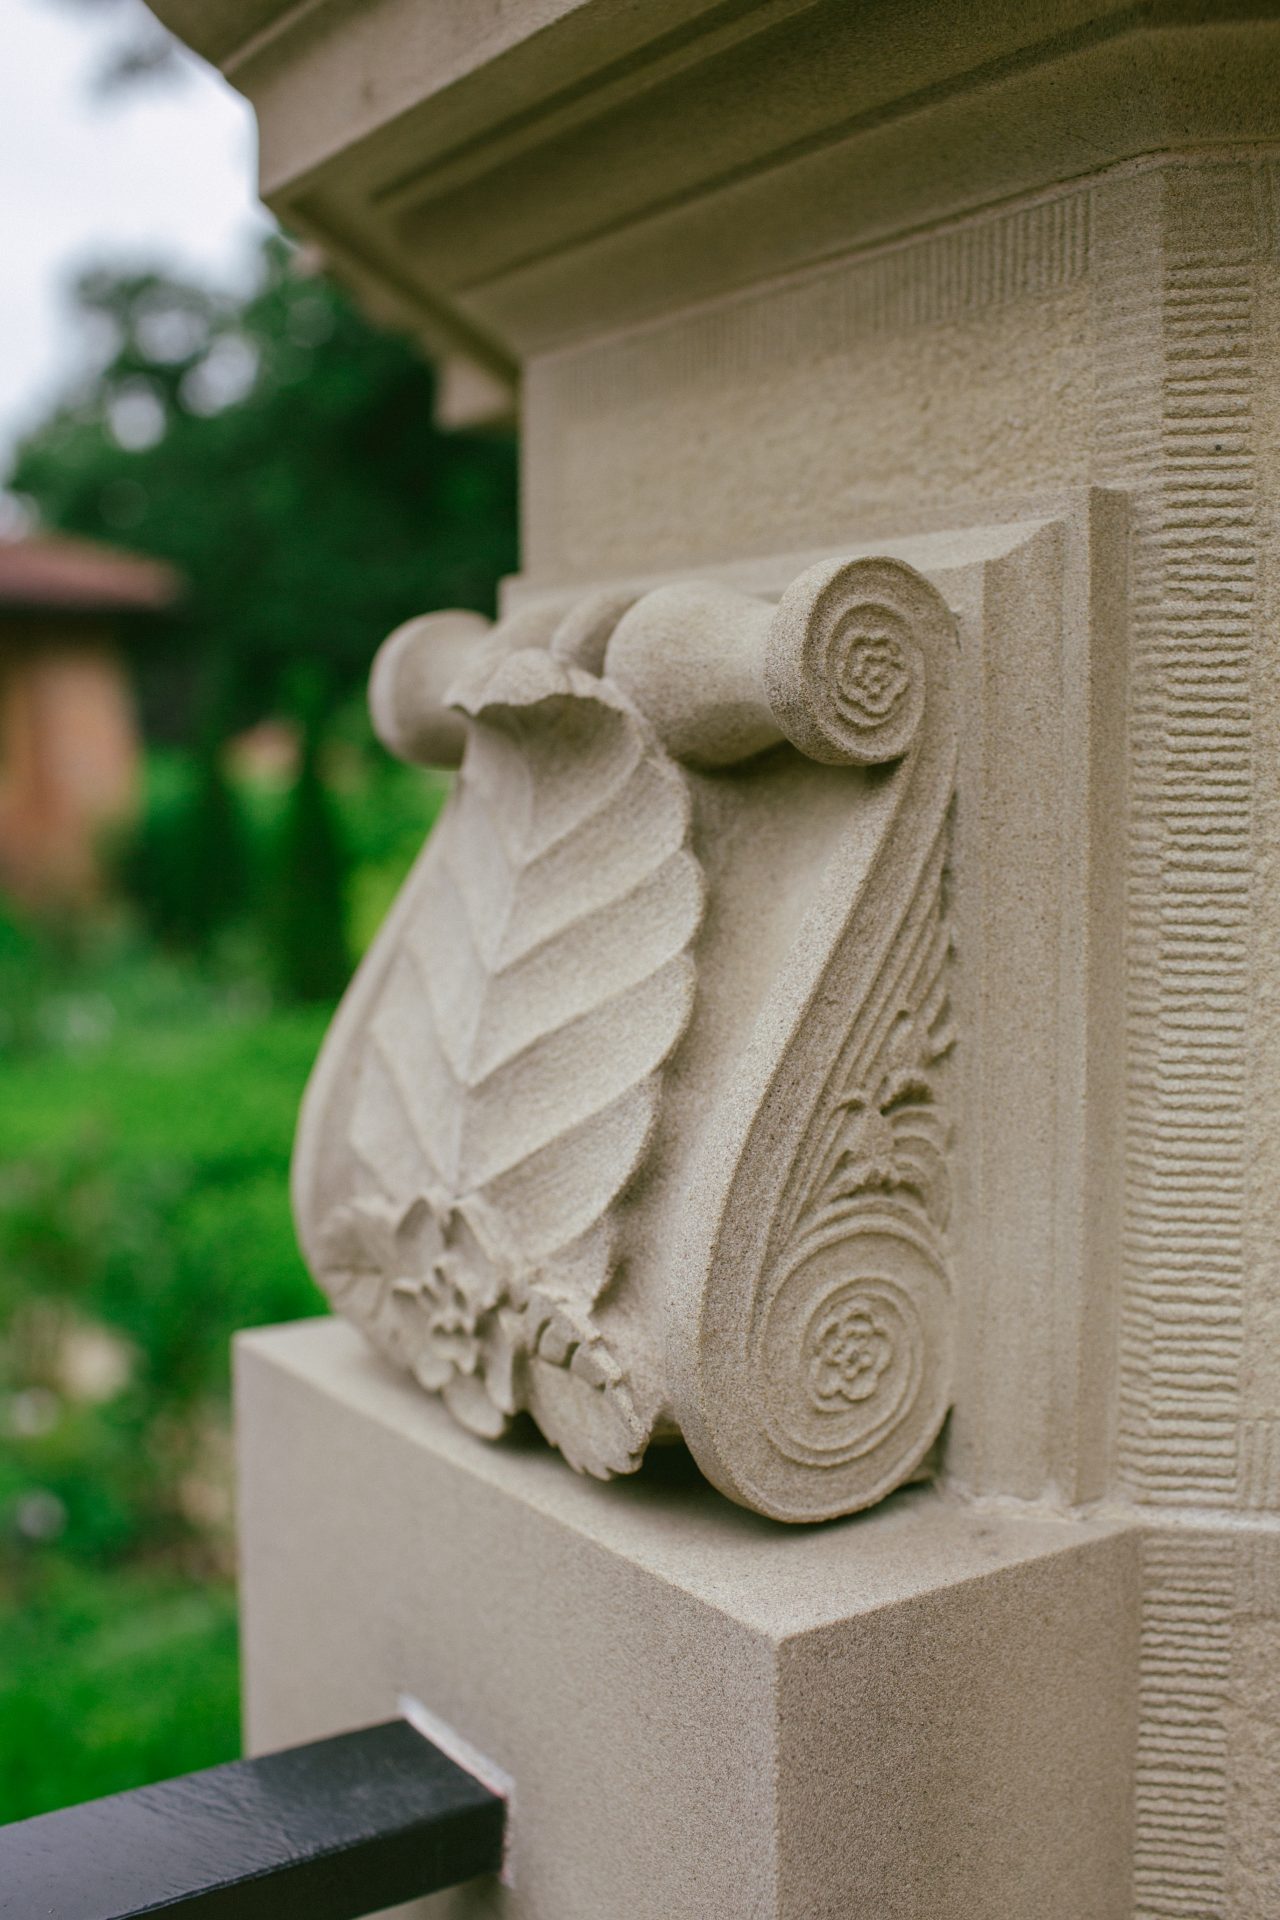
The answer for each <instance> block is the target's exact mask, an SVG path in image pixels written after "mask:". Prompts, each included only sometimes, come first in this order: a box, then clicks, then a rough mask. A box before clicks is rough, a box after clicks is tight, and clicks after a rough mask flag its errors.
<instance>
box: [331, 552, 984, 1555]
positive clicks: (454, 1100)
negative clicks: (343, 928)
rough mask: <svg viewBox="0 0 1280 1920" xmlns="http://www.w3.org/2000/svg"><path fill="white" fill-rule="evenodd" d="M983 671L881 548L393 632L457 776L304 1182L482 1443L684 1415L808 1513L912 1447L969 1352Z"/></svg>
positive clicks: (572, 1453)
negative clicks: (775, 583) (964, 1116)
mask: <svg viewBox="0 0 1280 1920" xmlns="http://www.w3.org/2000/svg"><path fill="white" fill-rule="evenodd" d="M977 564H978V563H976V562H975V566H976V565H977ZM971 571H973V569H971ZM539 643H540V644H539ZM959 681H960V660H959V648H958V635H957V627H956V621H955V618H954V616H953V614H952V612H951V610H950V609H949V608H948V605H947V603H946V601H945V600H944V598H943V597H942V594H941V593H940V592H938V591H937V590H936V589H935V588H934V587H932V586H931V585H930V584H929V583H928V581H927V580H926V579H925V578H924V576H923V574H921V573H919V572H917V571H915V570H914V569H912V568H910V567H908V566H907V565H905V564H904V563H903V562H902V561H901V560H898V559H892V558H886V557H880V558H876V559H845V560H836V561H827V562H821V563H819V564H818V565H816V566H813V567H810V568H807V569H806V570H805V571H804V572H802V573H801V574H800V575H799V576H798V577H797V578H795V579H794V580H792V581H791V582H790V583H789V584H788V585H787V587H786V590H785V591H784V592H783V594H782V597H781V600H780V601H779V603H778V604H777V606H776V607H775V606H773V605H771V604H770V603H769V602H768V601H767V600H764V599H761V598H759V597H757V596H754V595H749V594H745V593H742V592H740V591H736V590H734V589H732V588H728V587H723V586H716V585H712V584H710V583H707V582H698V581H689V582H685V583H682V584H678V585H675V584H673V585H669V586H667V587H663V588H659V589H657V590H655V591H653V592H650V593H646V594H640V595H638V596H631V595H627V594H620V595H612V596H604V597H601V596H590V597H588V598H587V599H586V600H585V601H583V602H577V603H575V604H573V605H572V606H571V607H570V609H569V610H568V612H567V613H558V612H556V611H555V610H553V609H552V608H550V607H548V608H545V609H543V610H542V613H541V615H540V614H539V612H538V610H537V609H532V610H530V612H529V613H525V614H522V613H519V612H517V613H514V614H513V615H512V616H511V617H510V618H509V619H508V620H506V621H504V622H502V623H501V624H500V625H499V626H498V628H497V629H496V631H495V632H494V634H493V635H492V636H491V637H489V636H484V635H476V634H475V633H474V630H473V625H470V624H468V623H467V622H466V621H465V620H464V619H463V618H462V617H461V616H458V615H442V616H440V617H439V618H437V619H434V620H432V619H427V620H423V621H417V622H414V623H411V625H410V627H409V628H407V629H402V630H401V632H399V633H397V634H396V635H395V636H393V638H392V639H391V641H390V642H389V643H388V646H387V648H386V650H385V651H384V653H383V655H382V656H380V659H379V662H378V664H377V666H376V667H375V670H374V681H373V706H374V712H375V715H376V716H377V718H378V721H379V724H380V727H381V729H382V731H383V735H384V738H385V739H387V740H388V742H389V744H391V745H393V746H395V747H397V748H399V749H400V750H401V751H403V752H406V753H408V754H409V755H410V757H416V758H424V759H437V760H439V759H444V760H446V761H449V760H456V759H457V758H458V757H459V753H458V751H457V748H458V744H459V743H458V738H457V736H458V735H459V733H461V735H462V738H463V741H464V743H465V744H464V745H463V747H462V751H461V759H462V765H461V771H460V773H459V776H458V782H457V785H456V787H455V790H454V792H453V794H452V796H451V799H450V801H449V804H448V806H447V808H446V810H445V813H444V816H443V818H442V819H441V821H440V824H439V827H438V829H437V831H436V833H435V834H434V835H433V837H432V841H431V844H430V846H429V847H428V849H427V851H426V852H425V854H424V856H423V858H422V860H421V862H420V864H419V867H418V869H417V870H416V872H415V873H414V875H413V876H412V878H411V879H410V881H409V882H408V883H407V885H406V887H405V889H404V893H403V895H402V898H401V901H400V903H399V905H398V907H397V910H396V913H395V915H394V916H393V917H392V919H391V920H390V921H389V923H388V925H387V927H386V929H385V930H384V931H383V932H382V934H381V935H380V936H379V938H378V940H377V941H376V942H375V945H374V947H373V949H372V951H371V952H370V954H369V956H368V959H367V960H366V962H365V963H364V965H363V967H362V968H361V971H360V974H359V977H358V978H357V980H356V982H355V984H354V985H353V987H352V990H351V992H350V994H349V995H348V997H347V1000H346V1002H345V1003H344V1006H343V1009H342V1013H341V1015H340V1017H339V1019H338V1021H337V1022H336V1024H335V1028H334V1032H333V1034H332V1036H331V1038H330V1039H329V1041H328V1042H327V1044H326V1047H325V1050H324V1052H323V1053H322V1055H321V1059H320V1062H319V1065H318V1067H317V1070H316V1075H315V1079H314V1081H313V1084H312V1087H311V1089H310V1091H309V1093H308V1096H307V1100H306V1104H305V1107H304V1112H303V1120H302V1125H301V1129H300V1132H299V1140H298V1151H297V1155H296V1159H295V1176H294V1187H295V1196H296V1201H297V1210H298V1218H299V1223H300V1228H301V1233H302V1239H303V1245H304V1247H305V1249H306V1251H307V1254H308V1257H309V1259H310V1260H311V1263H312V1266H313V1268H314V1270H315V1271H316V1273H317V1276H318V1277H319V1278H320V1280H321V1281H322V1283H323V1284H324V1285H325V1287H326V1288H327V1290H328V1291H329V1293H330V1295H331V1296H332V1298H333V1299H334V1301H335V1303H336V1304H337V1305H338V1306H339V1308H340V1309H341V1310H342V1311H343V1312H345V1313H347V1314H349V1315H350V1316H351V1317H352V1318H353V1319H354V1320H356V1321H357V1323H358V1324H359V1325H361V1326H363V1327H364V1328H365V1330H366V1331H367V1332H368V1333H369V1334H370V1336H371V1338H373V1340H374V1341H375V1342H376V1343H377V1344H378V1345H379V1346H380V1347H381V1348H382V1349H383V1351H384V1352H386V1353H387V1354H389V1355H390V1357H391V1358H392V1359H394V1360H397V1361H399V1362H400V1363H401V1364H402V1365H404V1366H406V1367H408V1368H409V1369H410V1370H411V1371H412V1372H413V1373H414V1374H415V1375H416V1376H417V1378H418V1380H419V1381H420V1383H421V1384H422V1385H423V1386H424V1387H427V1388H428V1389H430V1390H432V1391H436V1392H440V1393H441V1394H442V1395H443V1397H444V1399H445V1402H446V1404H447V1405H448V1407H449V1408H450V1410H451V1412H453V1413H454V1414H455V1415H456V1417H457V1418H458V1419H459V1420H460V1421H461V1422H462V1423H463V1424H464V1425H465V1426H468V1427H470V1428H471V1429H472V1430H473V1431H474V1432H476V1433H478V1434H481V1435H483V1436H484V1437H486V1438H489V1439H494V1438H497V1437H499V1436H500V1435H501V1434H502V1433H503V1432H504V1431H505V1430H506V1427H507V1425H508V1423H509V1421H510V1419H511V1418H512V1416H513V1415H515V1414H516V1413H518V1412H520V1411H522V1410H527V1411H529V1412H531V1413H532V1414H533V1417H534V1419H535V1420H536V1421H537V1423H538V1425H539V1426H540V1427H541V1429H542V1431H543V1432H544V1433H545V1434H546V1435H547V1437H548V1438H549V1439H551V1440H552V1441H553V1442H554V1443H555V1445H556V1446H558V1447H559V1448H560V1449H561V1451H562V1452H563V1453H564V1454H565V1455H566V1457H567V1458H568V1459H569V1460H570V1461H571V1462H572V1463H573V1464H574V1465H575V1466H578V1467H580V1468H582V1469H585V1470H586V1471H588V1472H591V1473H594V1474H597V1475H599V1476H601V1477H608V1476H609V1475H611V1474H616V1473H627V1472H631V1471H634V1469H635V1468H636V1467H637V1466H638V1465H639V1462H640V1459H641V1457H642V1455H643V1453H644V1450H645V1448H646V1446H647V1445H648V1443H649V1441H650V1439H651V1438H652V1437H653V1436H654V1434H655V1433H662V1434H665V1435H667V1436H670V1435H672V1434H674V1433H677V1432H680V1433H683V1434H684V1435H685V1436H686V1437H687V1438H688V1439H689V1441H690V1442H691V1444H692V1445H693V1447H694V1450H695V1453H696V1454H697V1457H698V1459H699V1461H700V1462H701V1464H702V1465H703V1467H704V1469H705V1470H706V1472H707V1473H708V1474H709V1475H710V1476H711V1477H712V1478H713V1479H715V1480H716V1482H717V1484H718V1485H720V1486H721V1487H722V1488H723V1489H724V1490H725V1491H726V1492H728V1493H730V1494H732V1495H733V1497H734V1498H736V1499H740V1500H742V1501H743V1502H744V1503H746V1504H747V1505H750V1506H754V1507H756V1508H758V1509H759V1510H760V1511H762V1512H767V1513H771V1514H773V1515H774V1516H775V1517H778V1518H782V1519H790V1520H814V1519H827V1518H830V1517H831V1516H832V1515H833V1514H836V1513H841V1512H848V1511H852V1510H853V1509H855V1508H857V1507H861V1506H866V1505H869V1504H870V1503H871V1502H873V1501H874V1500H876V1499H878V1498H880V1497H881V1496H882V1495H883V1494H885V1493H886V1492H889V1491H891V1490H892V1488H893V1487H894V1486H896V1485H898V1484H900V1483H901V1482H902V1481H903V1480H904V1479H905V1478H907V1477H908V1476H909V1475H910V1474H911V1473H912V1472H913V1471H914V1470H915V1469H916V1468H917V1467H918V1466H919V1464H920V1462H921V1460H922V1458H923V1456H924V1455H925V1453H926V1452H927V1451H928V1449H929V1447H930V1446H931V1444H932V1442H933V1441H934V1439H935V1438H936V1436H937V1433H938V1430H939V1428H940V1427H941V1424H942V1421H943V1418H944V1417H945V1414H946V1411H947V1408H948V1405H949V1404H950V1401H951V1397H952V1378H953V1361H952V1353H953V1348H954V1344H955V1341H954V1321H955V1312H954V1302H953V1295H952V1287H951V1277H950V1265H949V1259H948V1254H949V1228H950V1221H951V1212H952V1206H951V1191H952V1181H951V1175H950V1171H949V1165H948V1162H949V1158H950V1152H949V1149H950V1144H951V1124H950V1115H949V1111H948V1106H947V1097H946V1094H947V1082H948V1080H949V1078H950V1071H949V1061H950V1055H951V1053H952V1051H953V1034H952V1027H951V1019H950V975H951V965H950V954H951V927H950V917H949V914H948V911H947V906H946V893H947V889H948V880H947V870H948V862H949V855H950V830H949V817H950V812H951V806H952V801H953V799H954V794H955V770H956V756H957V743H956V728H955V713H956V707H957V700H958V688H959ZM766 823H767V824H766ZM770 838H771V839H772V840H773V841H774V842H775V843H776V844H775V845H774V846H773V847H772V848H769V847H768V846H767V844H766V843H767V840H768V839H770ZM726 922H727V924H726Z"/></svg>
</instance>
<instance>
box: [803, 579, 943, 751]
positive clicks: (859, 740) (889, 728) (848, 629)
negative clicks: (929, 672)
mask: <svg viewBox="0 0 1280 1920" xmlns="http://www.w3.org/2000/svg"><path fill="white" fill-rule="evenodd" d="M921 587H924V583H923V582H922V581H920V580H919V576H918V575H914V574H911V573H910V572H909V571H908V570H907V569H906V568H904V567H900V566H897V565H896V564H895V563H894V562H893V561H891V560H860V561H855V562H854V563H853V564H852V566H849V565H844V566H838V567H830V568H821V567H820V568H816V569H814V570H812V571H811V572H810V573H806V574H802V575H801V577H800V579H799V580H797V581H796V582H795V584H794V585H793V586H792V587H791V588H790V589H789V590H788V591H787V593H786V594H784V595H783V598H782V602H781V605H780V606H779V608H778V611H777V615H776V617H775V620H774V626H773V634H772V645H771V647H770V649H769V652H768V654H767V656H766V661H765V685H766V689H767V692H768V695H769V701H770V704H771V706H772V707H773V709H774V711H775V712H776V713H777V714H778V715H779V718H780V719H781V721H782V723H783V725H784V727H785V730H786V733H787V736H788V738H789V739H791V740H792V741H794V743H795V744H796V746H798V747H799V748H800V749H801V751H802V752H803V753H806V754H807V755H808V756H809V758H810V759H811V760H820V761H826V762H827V763H829V764H831V765H856V766H874V765H878V764H880V763H882V762H884V761H886V760H896V759H898V758H900V756H901V755H902V754H904V753H905V752H906V751H907V749H908V747H909V746H910V745H911V742H912V739H913V738H914V736H915V732H916V729H917V727H918V726H919V724H920V717H921V714H922V713H923V711H924V699H925V681H926V673H925V664H924V660H923V658H922V656H921V652H920V646H919V641H918V638H917V633H918V628H919V624H920V618H921V614H922V612H925V613H927V612H928V611H931V610H932V609H930V608H928V606H927V605H926V604H925V603H923V602H922V601H921V597H920V592H919V589H920V588H921ZM924 592H925V593H926V594H928V593H929V589H928V588H927V587H924Z"/></svg>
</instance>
